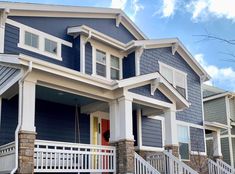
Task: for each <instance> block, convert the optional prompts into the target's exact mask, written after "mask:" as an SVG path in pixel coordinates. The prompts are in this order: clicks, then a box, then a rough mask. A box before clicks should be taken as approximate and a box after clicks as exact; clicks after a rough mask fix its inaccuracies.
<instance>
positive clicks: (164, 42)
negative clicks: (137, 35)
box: [135, 38, 210, 81]
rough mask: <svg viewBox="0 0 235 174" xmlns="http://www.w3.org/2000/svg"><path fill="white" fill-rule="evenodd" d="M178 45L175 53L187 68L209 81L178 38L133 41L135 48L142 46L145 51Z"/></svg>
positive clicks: (208, 77) (205, 73) (206, 74)
mask: <svg viewBox="0 0 235 174" xmlns="http://www.w3.org/2000/svg"><path fill="white" fill-rule="evenodd" d="M176 43H178V44H179V46H178V47H179V48H178V49H177V52H178V53H179V54H180V55H181V56H182V57H183V58H184V59H185V61H186V62H187V63H188V64H189V66H190V67H191V68H192V69H193V70H194V71H195V72H196V73H197V74H198V75H199V76H200V77H203V81H207V80H209V79H210V76H209V74H208V73H207V72H206V71H205V70H204V69H203V68H202V66H201V65H200V64H199V63H198V62H197V61H196V60H195V59H194V58H193V56H192V55H191V53H190V52H189V51H188V50H187V49H186V47H185V46H184V45H183V44H182V42H181V41H180V40H179V39H178V38H167V39H150V40H139V41H135V46H144V48H145V49H148V48H149V49H150V48H154V47H156V48H158V47H169V46H172V45H173V44H176Z"/></svg>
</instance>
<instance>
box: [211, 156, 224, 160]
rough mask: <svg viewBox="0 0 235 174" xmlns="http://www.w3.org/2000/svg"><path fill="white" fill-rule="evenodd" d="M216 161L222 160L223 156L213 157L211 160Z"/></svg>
mask: <svg viewBox="0 0 235 174" xmlns="http://www.w3.org/2000/svg"><path fill="white" fill-rule="evenodd" d="M217 159H221V160H222V159H223V156H213V160H214V161H216V160H217Z"/></svg>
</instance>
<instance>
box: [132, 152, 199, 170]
mask: <svg viewBox="0 0 235 174" xmlns="http://www.w3.org/2000/svg"><path fill="white" fill-rule="evenodd" d="M135 173H136V174H198V172H196V171H195V170H193V169H192V168H190V167H189V166H188V165H186V164H185V163H183V162H182V161H180V160H179V159H178V158H177V157H175V156H174V155H172V153H171V152H168V151H163V152H162V153H157V154H154V155H150V156H148V157H147V161H145V160H144V159H143V158H141V157H140V156H139V155H138V154H135Z"/></svg>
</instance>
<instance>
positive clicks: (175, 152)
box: [165, 145, 179, 158]
mask: <svg viewBox="0 0 235 174" xmlns="http://www.w3.org/2000/svg"><path fill="white" fill-rule="evenodd" d="M165 150H167V151H169V150H172V154H173V155H174V156H175V157H177V158H179V146H175V145H165Z"/></svg>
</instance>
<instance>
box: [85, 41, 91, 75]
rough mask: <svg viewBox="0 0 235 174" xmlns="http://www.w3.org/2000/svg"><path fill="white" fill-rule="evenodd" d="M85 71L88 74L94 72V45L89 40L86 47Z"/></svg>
mask: <svg viewBox="0 0 235 174" xmlns="http://www.w3.org/2000/svg"><path fill="white" fill-rule="evenodd" d="M85 71H86V74H92V47H91V44H90V43H89V42H88V43H87V44H86V48H85Z"/></svg>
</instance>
